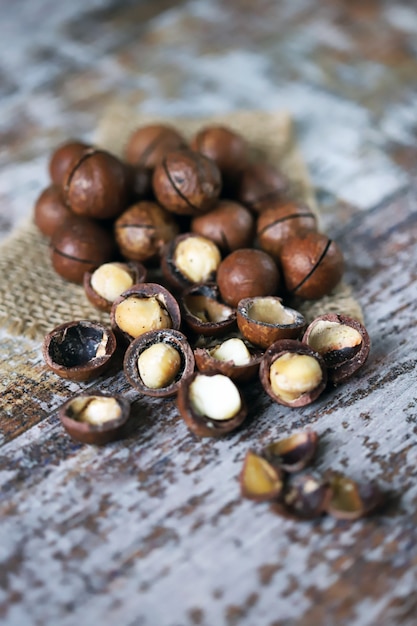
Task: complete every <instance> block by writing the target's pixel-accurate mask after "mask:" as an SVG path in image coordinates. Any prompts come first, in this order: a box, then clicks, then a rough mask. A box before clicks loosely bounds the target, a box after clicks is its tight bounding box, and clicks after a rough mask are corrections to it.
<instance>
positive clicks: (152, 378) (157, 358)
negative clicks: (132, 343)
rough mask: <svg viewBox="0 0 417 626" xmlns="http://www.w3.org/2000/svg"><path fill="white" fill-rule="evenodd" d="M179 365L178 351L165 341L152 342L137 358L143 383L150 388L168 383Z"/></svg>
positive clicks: (178, 368)
mask: <svg viewBox="0 0 417 626" xmlns="http://www.w3.org/2000/svg"><path fill="white" fill-rule="evenodd" d="M180 367H181V357H180V355H179V354H178V351H177V350H176V349H175V348H174V347H173V346H170V345H169V344H167V343H154V344H153V345H151V346H150V347H149V348H146V350H144V351H143V352H142V353H141V354H140V356H139V358H138V370H139V374H140V377H141V379H142V381H143V382H144V384H145V385H146V386H147V387H150V388H151V389H161V388H163V387H167V386H168V385H170V384H171V383H172V382H173V380H174V379H175V377H176V375H177V374H178V372H179V370H180Z"/></svg>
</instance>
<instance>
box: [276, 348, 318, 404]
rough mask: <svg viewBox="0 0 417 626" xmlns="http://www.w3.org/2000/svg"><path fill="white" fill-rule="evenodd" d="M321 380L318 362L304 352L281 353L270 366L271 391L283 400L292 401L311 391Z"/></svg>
mask: <svg viewBox="0 0 417 626" xmlns="http://www.w3.org/2000/svg"><path fill="white" fill-rule="evenodd" d="M321 380H322V371H321V367H320V364H319V363H318V361H317V360H316V359H315V358H314V357H312V356H309V355H306V354H295V353H287V354H283V355H282V356H280V357H278V358H277V359H276V360H275V361H274V362H273V363H272V365H271V367H270V381H271V388H272V391H273V392H274V393H275V394H276V395H277V396H278V397H279V398H281V399H282V400H284V401H285V402H293V401H294V400H297V398H299V397H300V396H302V395H303V394H304V393H308V392H309V391H313V389H315V388H316V387H318V385H319V384H320V382H321Z"/></svg>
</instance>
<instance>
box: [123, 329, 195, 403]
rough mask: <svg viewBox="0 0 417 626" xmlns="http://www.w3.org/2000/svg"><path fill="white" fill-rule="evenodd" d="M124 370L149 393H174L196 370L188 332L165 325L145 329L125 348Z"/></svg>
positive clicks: (162, 394) (139, 389)
mask: <svg viewBox="0 0 417 626" xmlns="http://www.w3.org/2000/svg"><path fill="white" fill-rule="evenodd" d="M123 368H124V372H125V375H126V378H127V380H128V381H129V383H130V384H131V385H132V387H134V388H135V389H137V390H138V391H140V392H141V393H143V394H145V395H148V396H157V397H163V396H173V395H175V394H176V393H177V391H178V388H179V386H180V385H181V382H182V380H183V379H184V378H185V377H187V376H190V374H192V373H193V371H194V354H193V351H192V349H191V347H190V345H189V343H188V341H187V338H186V336H185V335H183V334H182V333H181V332H179V331H178V330H172V329H163V330H153V331H150V332H147V333H144V334H143V335H141V336H140V337H138V338H137V339H135V340H134V341H132V343H131V344H130V345H129V347H128V349H127V350H126V354H125V358H124V364H123Z"/></svg>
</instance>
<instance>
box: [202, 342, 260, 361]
mask: <svg viewBox="0 0 417 626" xmlns="http://www.w3.org/2000/svg"><path fill="white" fill-rule="evenodd" d="M210 354H211V356H212V357H214V358H215V359H218V360H219V361H232V363H234V364H235V365H247V364H248V363H250V360H251V356H250V352H249V350H248V349H247V347H246V345H245V342H244V341H242V340H241V339H239V338H238V337H233V338H232V339H227V340H226V341H223V343H221V344H220V345H219V346H217V347H216V348H214V350H212V351H210Z"/></svg>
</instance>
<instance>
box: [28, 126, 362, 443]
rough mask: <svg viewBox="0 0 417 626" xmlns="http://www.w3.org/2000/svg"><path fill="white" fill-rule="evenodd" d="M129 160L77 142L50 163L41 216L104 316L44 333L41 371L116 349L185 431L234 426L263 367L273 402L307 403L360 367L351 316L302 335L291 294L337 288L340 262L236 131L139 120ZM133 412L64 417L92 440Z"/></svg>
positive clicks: (86, 376) (103, 401)
mask: <svg viewBox="0 0 417 626" xmlns="http://www.w3.org/2000/svg"><path fill="white" fill-rule="evenodd" d="M124 158H125V160H124V161H122V160H121V159H119V158H117V157H116V156H114V155H113V154H111V153H110V152H107V151H105V150H102V149H98V148H95V147H93V146H90V145H86V144H84V143H82V142H78V141H71V142H68V143H66V144H64V145H62V146H60V147H59V148H58V149H57V150H55V152H54V153H53V155H52V157H51V159H50V163H49V171H50V176H51V185H50V186H49V187H48V188H47V189H45V190H44V191H43V192H42V194H41V195H40V197H39V198H38V200H37V202H36V206H35V213H34V221H35V223H36V225H37V226H38V228H39V230H40V231H41V232H42V233H43V234H44V235H46V236H47V237H49V238H50V250H51V260H52V265H53V267H54V269H55V271H56V272H57V273H58V274H59V275H60V276H62V277H63V278H64V279H66V280H68V281H72V282H75V283H79V284H83V285H84V289H85V294H86V297H87V298H88V299H89V301H90V302H91V303H92V304H93V305H94V306H95V307H97V309H99V310H101V311H107V312H108V313H109V325H102V324H99V323H96V322H94V321H89V320H76V321H70V322H68V323H65V324H62V325H61V326H59V327H58V328H55V329H54V330H52V331H51V332H50V333H49V334H48V335H47V337H46V338H45V341H44V345H43V354H44V358H45V362H46V364H47V365H48V367H49V368H50V369H52V370H53V371H54V372H56V373H57V374H58V375H60V376H63V377H66V378H70V379H74V380H78V381H85V380H90V379H92V378H93V377H96V376H98V375H99V374H101V373H102V372H103V371H104V370H105V368H107V367H109V365H110V363H111V362H112V361H113V358H114V355H115V354H116V352H117V351H119V352H120V351H123V352H124V372H125V375H126V378H127V380H128V381H129V383H130V384H131V385H132V386H133V387H134V388H136V389H137V390H139V391H140V392H141V393H142V394H144V395H150V396H155V397H163V396H174V395H176V396H177V403H178V409H179V412H180V414H181V416H182V417H183V419H184V420H185V422H186V424H187V426H188V427H189V428H190V430H191V431H192V432H194V433H195V434H196V435H198V436H203V437H204V436H222V435H225V434H227V433H229V432H231V431H233V430H235V429H236V428H238V427H239V426H240V425H241V424H242V423H243V421H244V420H245V417H246V415H247V407H246V403H245V398H244V393H243V391H242V384H246V383H247V381H249V380H252V379H254V378H256V376H258V372H259V377H260V381H261V384H262V386H263V388H264V389H265V391H266V393H268V394H269V395H270V396H271V398H273V399H274V400H275V401H276V402H277V403H279V404H282V405H285V406H288V407H300V406H304V405H306V404H309V403H310V402H313V401H314V400H315V399H316V398H318V396H319V395H320V394H321V393H322V392H323V391H324V389H325V388H326V386H327V385H328V384H329V383H332V384H340V383H341V382H343V381H345V380H346V379H348V378H349V377H350V376H352V375H353V374H354V373H355V372H356V371H357V370H358V369H359V368H360V367H361V366H362V365H363V364H364V363H365V360H366V358H367V356H368V353H369V346H370V341H369V336H368V334H367V332H366V329H365V328H364V327H363V325H362V324H360V323H359V322H358V321H357V320H354V319H352V318H350V317H347V316H345V315H343V314H342V313H341V314H334V313H332V314H327V315H322V316H320V317H319V318H317V319H315V320H314V321H313V322H312V323H311V324H310V325H308V327H307V328H306V326H307V325H306V322H305V319H304V317H303V316H302V315H301V313H299V312H298V311H297V310H295V309H293V308H291V306H290V304H291V301H292V299H293V298H294V296H296V297H297V298H302V299H307V300H311V299H313V300H314V299H318V298H321V297H322V296H324V295H326V294H328V293H330V292H331V291H332V290H333V288H334V287H335V286H336V285H337V284H338V283H339V281H340V280H341V278H342V274H343V255H342V253H341V251H340V249H339V247H338V246H337V244H336V243H335V242H334V241H332V240H330V239H329V237H328V236H327V235H326V234H324V233H321V232H319V231H318V229H317V221H316V217H315V215H314V213H313V212H312V211H311V210H310V209H309V207H307V206H305V205H304V204H302V203H300V202H298V201H297V200H294V199H293V198H292V195H291V185H290V183H289V181H288V180H287V178H286V177H285V176H284V175H283V173H282V172H281V171H280V170H279V169H278V168H277V167H275V166H273V165H271V164H269V163H266V162H259V161H258V162H253V161H252V160H251V155H250V146H249V145H248V144H247V142H246V141H245V139H244V138H243V137H242V136H241V135H239V134H238V133H236V132H234V131H233V130H231V129H230V128H226V127H223V126H211V127H206V128H203V129H201V130H200V131H199V132H198V133H197V134H196V135H195V136H194V137H193V139H192V140H191V142H190V144H189V145H187V142H186V140H185V139H184V137H182V136H181V134H180V133H179V132H178V131H177V130H176V129H174V128H171V127H169V126H166V125H150V126H144V127H140V128H138V129H137V130H136V131H135V132H134V133H133V134H132V135H131V136H130V138H129V141H128V143H127V146H126V150H125V155H124ZM128 414H129V411H128V408H127V407H126V405H125V402H124V401H123V399H122V398H120V397H115V398H110V397H107V396H106V395H105V394H104V395H103V394H93V395H89V394H83V395H82V396H81V397H78V398H75V399H73V400H70V401H69V402H67V403H66V404H65V405H64V406H63V407H62V408H61V411H60V416H61V420H62V423H63V425H64V427H65V428H66V429H67V430H68V432H69V433H70V435H71V436H72V437H74V438H76V439H78V440H80V441H84V442H87V443H105V442H106V441H109V440H111V439H112V438H115V437H117V436H120V433H121V427H122V426H123V424H124V422H125V421H126V420H127V418H128Z"/></svg>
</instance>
